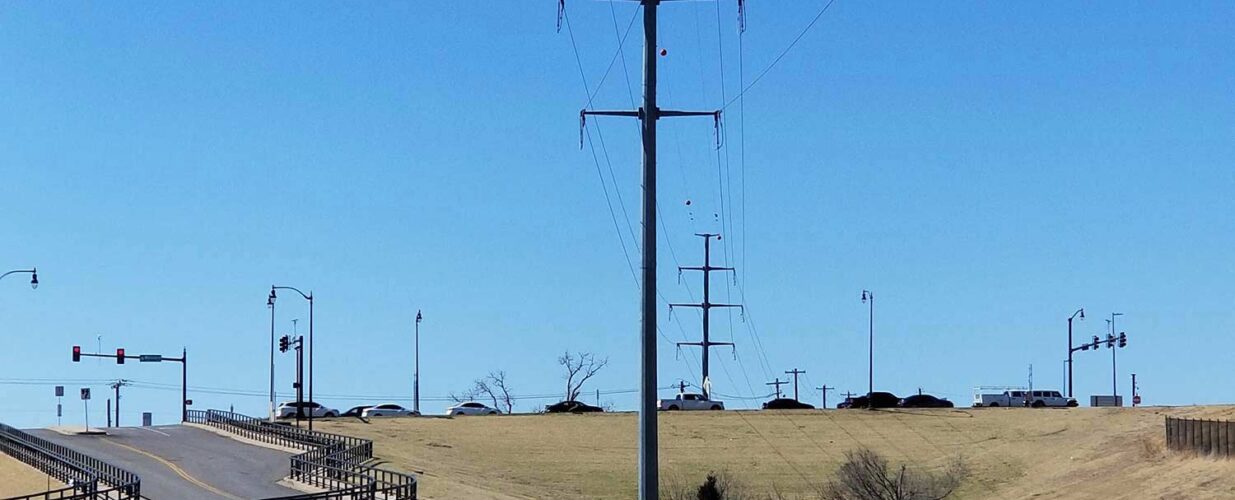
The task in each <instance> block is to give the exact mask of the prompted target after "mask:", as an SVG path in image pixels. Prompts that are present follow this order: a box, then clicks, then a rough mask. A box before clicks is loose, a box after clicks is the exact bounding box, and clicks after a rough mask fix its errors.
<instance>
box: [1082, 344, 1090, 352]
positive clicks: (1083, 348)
mask: <svg viewBox="0 0 1235 500" xmlns="http://www.w3.org/2000/svg"><path fill="white" fill-rule="evenodd" d="M1081 350H1082V351H1088V350H1089V344H1081Z"/></svg>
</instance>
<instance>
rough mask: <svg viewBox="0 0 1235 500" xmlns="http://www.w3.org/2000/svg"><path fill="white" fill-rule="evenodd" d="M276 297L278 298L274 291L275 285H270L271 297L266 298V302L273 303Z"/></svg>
mask: <svg viewBox="0 0 1235 500" xmlns="http://www.w3.org/2000/svg"><path fill="white" fill-rule="evenodd" d="M276 298H278V296H277V295H275V293H274V285H270V297H268V298H267V299H266V303H268V304H271V305H273V304H274V299H276Z"/></svg>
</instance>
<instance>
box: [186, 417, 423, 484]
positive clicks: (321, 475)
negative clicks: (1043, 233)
mask: <svg viewBox="0 0 1235 500" xmlns="http://www.w3.org/2000/svg"><path fill="white" fill-rule="evenodd" d="M188 421H189V422H191V423H196V424H203V425H209V426H211V427H216V428H219V429H222V430H225V431H228V432H231V433H234V434H237V435H239V436H242V437H245V438H248V439H253V440H257V441H261V442H264V443H270V444H277V445H280V446H287V447H291V448H296V449H303V450H306V451H305V452H304V453H301V454H298V455H294V456H292V458H291V474H290V477H291V479H293V480H295V481H300V482H302V483H305V484H309V485H312V486H317V487H321V488H327V489H329V490H330V491H327V492H323V493H312V494H305V495H295V496H289V497H280V499H281V500H292V499H296V500H309V499H339V500H342V499H349V500H350V499H377V498H383V499H387V500H415V498H416V486H417V483H416V477H415V476H412V475H410V474H403V473H400V472H394V471H389V470H385V469H379V468H377V467H372V466H369V465H365V462H368V461H369V460H372V459H373V442H372V441H369V440H368V439H361V438H356V437H351V436H344V435H342V434H331V433H328V432H321V431H310V430H305V429H300V428H297V427H291V426H288V425H281V424H275V423H271V422H267V421H265V420H261V419H257V418H253V417H250V416H246V415H241V414H239V413H232V412H226V411H219V410H189V412H188Z"/></svg>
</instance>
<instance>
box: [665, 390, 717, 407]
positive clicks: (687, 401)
mask: <svg viewBox="0 0 1235 500" xmlns="http://www.w3.org/2000/svg"><path fill="white" fill-rule="evenodd" d="M656 405H657V406H659V407H660V409H662V410H667V411H677V410H723V409H725V402H724V401H717V400H714V399H708V398H707V397H705V396H704V395H702V394H692V393H685V392H684V393H680V394H678V395H677V396H675V397H674V398H673V399H660V400H657V401H656Z"/></svg>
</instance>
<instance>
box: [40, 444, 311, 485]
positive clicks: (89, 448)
mask: <svg viewBox="0 0 1235 500" xmlns="http://www.w3.org/2000/svg"><path fill="white" fill-rule="evenodd" d="M27 432H29V433H31V434H34V435H36V436H39V437H41V438H43V439H46V440H48V441H52V442H55V443H59V444H62V445H64V446H68V447H70V448H73V449H75V450H78V451H80V452H82V453H85V454H87V455H90V456H93V457H95V458H98V459H100V460H103V461H105V462H108V463H110V464H112V465H115V466H117V467H121V468H124V469H127V470H129V471H131V472H133V473H136V474H137V475H138V476H140V477H141V480H142V496H144V497H147V498H151V499H154V500H197V499H203V500H206V499H209V500H217V499H228V500H238V499H251V498H267V497H277V496H284V495H294V494H298V493H300V492H298V491H296V490H293V489H290V488H286V487H283V486H279V485H278V484H276V482H277V481H279V480H280V479H282V478H283V477H285V476H287V474H288V466H289V461H288V458H289V457H290V456H291V455H290V454H288V453H284V452H282V451H278V450H273V449H269V448H262V447H260V446H253V445H248V444H244V443H241V442H240V441H236V440H234V439H231V438H227V437H224V436H220V435H218V434H215V433H212V432H209V431H204V430H201V429H196V428H193V427H182V426H179V425H169V426H163V427H125V428H118V429H107V432H108V435H106V436H76V435H74V436H66V435H64V434H60V433H57V432H54V431H49V430H46V429H39V430H32V431H27Z"/></svg>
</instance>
